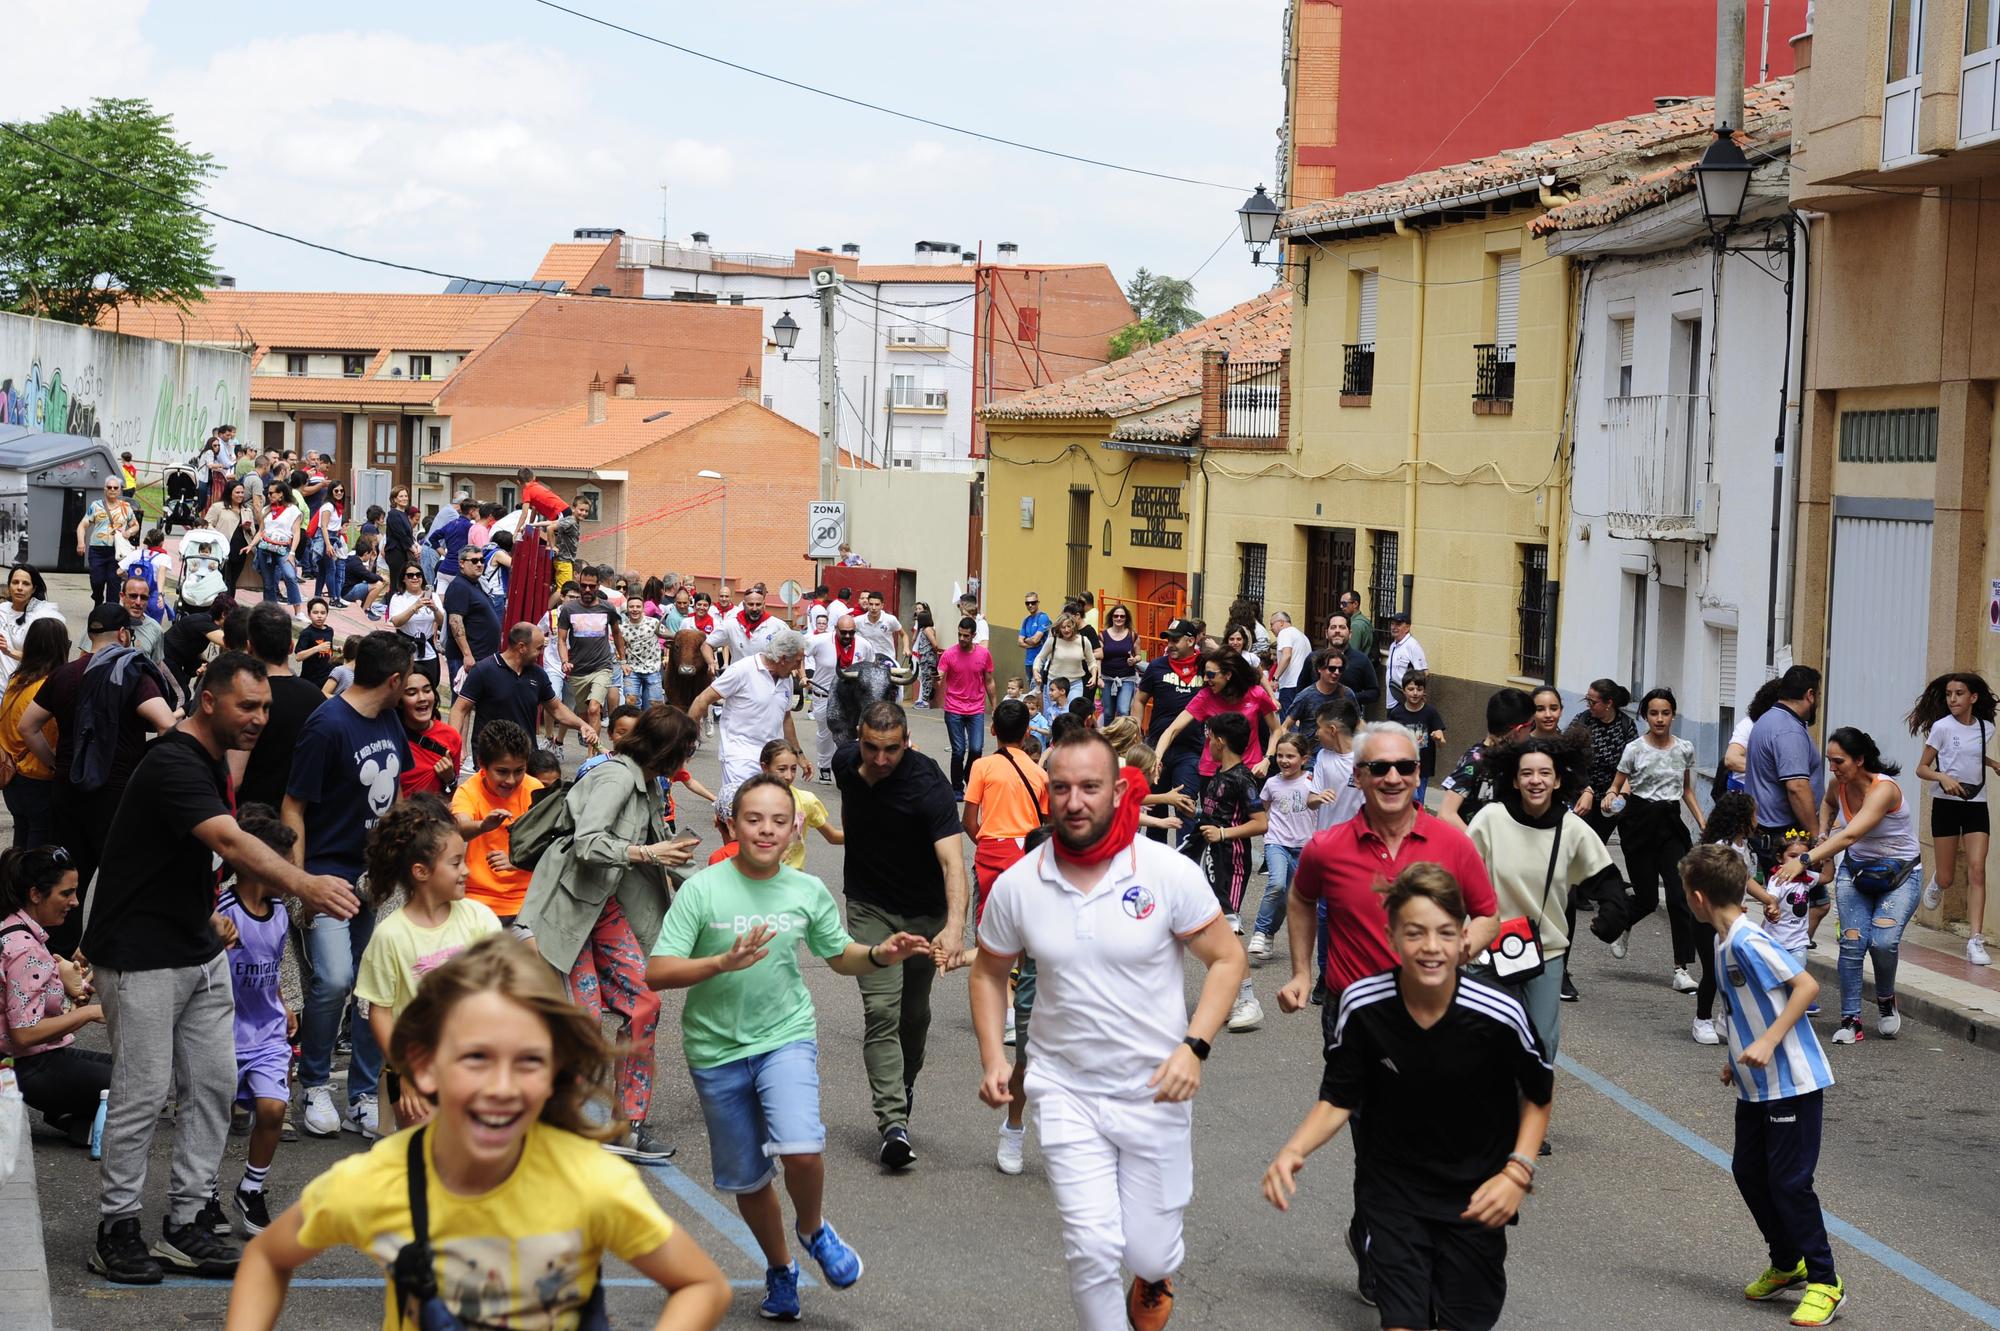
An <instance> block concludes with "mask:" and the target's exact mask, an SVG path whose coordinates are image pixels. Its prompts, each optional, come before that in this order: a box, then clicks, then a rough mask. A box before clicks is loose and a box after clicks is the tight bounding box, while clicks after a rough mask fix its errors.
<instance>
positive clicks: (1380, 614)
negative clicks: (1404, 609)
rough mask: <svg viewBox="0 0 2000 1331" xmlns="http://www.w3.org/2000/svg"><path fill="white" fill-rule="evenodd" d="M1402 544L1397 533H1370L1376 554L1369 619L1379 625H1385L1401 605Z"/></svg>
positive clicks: (1372, 574) (1369, 579)
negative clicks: (1398, 569) (1399, 568)
mask: <svg viewBox="0 0 2000 1331" xmlns="http://www.w3.org/2000/svg"><path fill="white" fill-rule="evenodd" d="M1401 544H1402V542H1401V539H1400V537H1399V535H1398V533H1396V532H1392V531H1378V532H1370V533H1369V546H1370V548H1371V550H1372V551H1373V552H1374V568H1373V569H1372V570H1371V571H1370V573H1369V578H1368V599H1369V602H1370V606H1369V617H1370V618H1371V619H1373V620H1374V621H1375V622H1376V623H1377V624H1382V623H1384V622H1385V621H1386V620H1387V619H1388V617H1389V616H1390V615H1392V614H1394V613H1395V612H1396V610H1397V609H1398V608H1399V607H1400V605H1401V601H1400V600H1399V598H1398V597H1397V594H1396V592H1397V582H1398V579H1397V577H1396V558H1397V552H1398V548H1399V546H1400V545H1401Z"/></svg>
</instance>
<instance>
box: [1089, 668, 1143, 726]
mask: <svg viewBox="0 0 2000 1331" xmlns="http://www.w3.org/2000/svg"><path fill="white" fill-rule="evenodd" d="M1138 689H1139V677H1138V676H1137V675H1126V676H1125V677H1124V678H1123V679H1106V680H1105V681H1104V682H1103V683H1102V684H1100V685H1098V700H1099V703H1100V704H1101V711H1102V715H1103V717H1104V722H1105V724H1106V725H1109V724H1110V723H1111V722H1113V721H1116V720H1117V719H1118V718H1119V717H1121V716H1130V715H1131V714H1132V697H1133V695H1134V694H1135V693H1137V692H1138Z"/></svg>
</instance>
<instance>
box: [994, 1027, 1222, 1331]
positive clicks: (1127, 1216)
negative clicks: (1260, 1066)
mask: <svg viewBox="0 0 2000 1331" xmlns="http://www.w3.org/2000/svg"><path fill="white" fill-rule="evenodd" d="M1028 1104H1029V1106H1030V1108H1032V1109H1033V1110H1034V1114H1035V1136H1036V1139H1037V1140H1039V1141H1040V1142H1041V1147H1042V1160H1043V1163H1044V1165H1045V1167H1046V1168H1047V1169H1048V1174H1049V1188H1050V1190H1051V1191H1053V1192H1054V1193H1055V1197H1056V1209H1057V1210H1058V1211H1059V1212H1060V1213H1061V1214H1062V1226H1063V1257H1064V1259H1065V1260H1066V1261H1067V1262H1068V1263H1069V1292H1070V1298H1071V1300H1072V1301H1073V1302H1074V1303H1075V1304H1076V1323H1077V1326H1078V1327H1080V1328H1081V1329H1082V1331H1122V1328H1124V1327H1125V1325H1126V1321H1125V1289H1124V1284H1123V1281H1122V1280H1121V1278H1120V1276H1119V1267H1120V1266H1121V1265H1123V1266H1124V1267H1125V1268H1126V1269H1127V1270H1129V1271H1131V1273H1132V1274H1133V1275H1135V1276H1138V1277H1140V1278H1142V1279H1145V1280H1161V1279H1164V1278H1165V1277H1167V1276H1170V1275H1172V1274H1173V1273H1174V1272H1175V1271H1177V1270H1179V1269H1180V1265H1181V1261H1182V1259H1183V1257H1185V1256H1186V1250H1185V1249H1184V1248H1183V1247H1182V1244H1181V1216H1182V1213H1183V1212H1185V1211H1186V1210H1187V1205H1188V1203H1189V1202H1190V1201H1191V1200H1193V1197H1194V1106H1193V1104H1192V1103H1182V1104H1155V1103H1153V1102H1152V1101H1151V1100H1119V1099H1114V1098H1112V1097H1110V1096H1101V1095H1086V1094H1078V1093H1076V1092H1073V1091H1068V1090H1064V1089H1063V1088H1062V1087H1059V1086H1054V1085H1051V1084H1050V1083H1049V1082H1047V1081H1046V1080H1043V1079H1041V1078H1038V1077H1037V1076H1036V1075H1035V1065H1034V1064H1033V1063H1030V1064H1029V1065H1028Z"/></svg>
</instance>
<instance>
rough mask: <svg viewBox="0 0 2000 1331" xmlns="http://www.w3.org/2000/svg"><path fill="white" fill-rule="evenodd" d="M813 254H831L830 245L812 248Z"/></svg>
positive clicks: (831, 247)
mask: <svg viewBox="0 0 2000 1331" xmlns="http://www.w3.org/2000/svg"><path fill="white" fill-rule="evenodd" d="M813 253H815V254H831V253H833V246H831V245H820V246H817V247H815V248H814V250H813Z"/></svg>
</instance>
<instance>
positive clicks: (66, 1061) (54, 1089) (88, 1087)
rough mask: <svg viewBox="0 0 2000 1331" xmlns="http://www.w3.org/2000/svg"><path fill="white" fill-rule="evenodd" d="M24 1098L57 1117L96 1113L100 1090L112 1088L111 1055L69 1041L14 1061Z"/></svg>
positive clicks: (29, 1103) (16, 1075)
mask: <svg viewBox="0 0 2000 1331" xmlns="http://www.w3.org/2000/svg"><path fill="white" fill-rule="evenodd" d="M14 1076H15V1078H16V1079H17V1080H18V1081H19V1082H20V1083H21V1098H22V1099H24V1100H26V1101H27V1102H28V1107H29V1108H31V1109H39V1110H41V1111H42V1113H43V1114H45V1115H47V1116H48V1117H49V1118H50V1119H53V1120H62V1119H71V1118H75V1117H77V1116H78V1115H95V1114H96V1113H97V1097H98V1094H99V1092H102V1091H106V1090H109V1089H110V1088H111V1055H109V1054H100V1053H99V1052H97V1051H96V1050H95V1049H79V1048H77V1047H76V1046H75V1045H73V1044H66V1045H64V1046H63V1047H62V1048H60V1049H51V1050H49V1051H48V1052H47V1053H41V1054H29V1055H28V1056H27V1057H25V1058H16V1059H15V1060H14Z"/></svg>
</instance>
